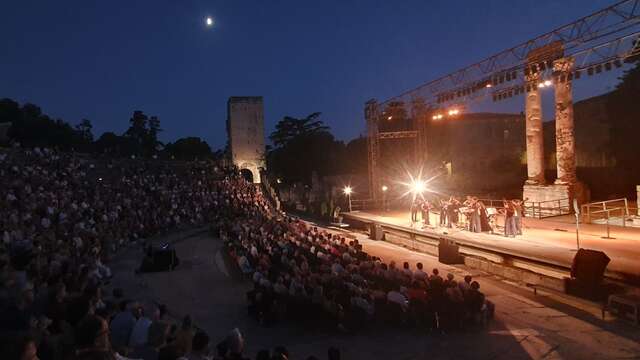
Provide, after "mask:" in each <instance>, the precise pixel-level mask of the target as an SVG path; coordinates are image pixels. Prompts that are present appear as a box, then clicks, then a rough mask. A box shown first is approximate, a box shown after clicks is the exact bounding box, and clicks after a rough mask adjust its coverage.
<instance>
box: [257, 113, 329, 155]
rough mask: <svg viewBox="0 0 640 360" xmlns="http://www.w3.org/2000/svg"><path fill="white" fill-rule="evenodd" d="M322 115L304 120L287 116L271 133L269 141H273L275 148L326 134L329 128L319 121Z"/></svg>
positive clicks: (316, 114)
mask: <svg viewBox="0 0 640 360" xmlns="http://www.w3.org/2000/svg"><path fill="white" fill-rule="evenodd" d="M320 114H321V113H319V112H315V113H313V114H311V115H309V116H307V117H305V118H302V119H296V118H293V117H290V116H285V117H284V118H283V119H282V120H280V121H279V122H278V123H277V124H276V129H275V131H274V132H272V133H271V135H270V136H269V139H271V141H272V142H273V145H275V147H282V146H285V145H287V144H288V143H289V142H290V141H292V140H293V139H296V138H299V137H300V136H306V135H311V134H314V133H319V132H326V131H327V130H329V127H327V126H325V125H324V123H323V122H322V121H321V120H319V118H320Z"/></svg>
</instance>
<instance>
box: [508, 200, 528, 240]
mask: <svg viewBox="0 0 640 360" xmlns="http://www.w3.org/2000/svg"><path fill="white" fill-rule="evenodd" d="M525 200H526V199H525ZM511 203H512V204H513V211H514V213H513V225H514V231H515V235H522V218H523V217H524V206H523V200H520V199H515V200H511Z"/></svg>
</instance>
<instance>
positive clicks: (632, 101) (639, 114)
mask: <svg viewBox="0 0 640 360" xmlns="http://www.w3.org/2000/svg"><path fill="white" fill-rule="evenodd" d="M638 99H640V62H636V64H635V66H634V67H633V68H632V69H630V70H627V71H625V73H624V74H623V75H622V77H620V83H619V84H618V85H617V86H616V90H614V91H613V92H612V93H611V94H610V95H609V99H608V110H609V114H610V119H611V120H612V121H611V139H610V141H611V143H610V146H611V148H612V149H613V153H614V154H615V157H616V161H617V166H618V167H620V168H626V169H638V167H637V165H638V158H639V156H640V152H639V151H638V147H637V137H638V134H639V133H640V121H638V119H640V108H639V107H638Z"/></svg>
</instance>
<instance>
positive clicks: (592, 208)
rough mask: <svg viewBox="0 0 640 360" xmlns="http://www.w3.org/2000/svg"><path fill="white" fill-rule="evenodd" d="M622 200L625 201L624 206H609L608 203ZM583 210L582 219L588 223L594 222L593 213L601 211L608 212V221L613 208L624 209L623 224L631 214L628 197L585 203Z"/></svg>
mask: <svg viewBox="0 0 640 360" xmlns="http://www.w3.org/2000/svg"><path fill="white" fill-rule="evenodd" d="M620 202H624V207H620V206H614V207H609V208H607V205H608V204H614V203H620ZM581 210H582V221H583V222H584V223H586V224H590V223H591V222H592V220H593V219H592V214H600V213H606V220H607V222H608V221H609V217H610V216H611V210H624V211H623V213H622V214H621V216H622V224H623V226H624V224H625V221H626V220H625V219H626V218H627V217H629V216H630V214H629V201H628V200H627V198H620V199H612V200H605V201H597V202H592V203H588V204H583V205H582V209H581Z"/></svg>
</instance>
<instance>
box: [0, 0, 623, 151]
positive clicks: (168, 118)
mask: <svg viewBox="0 0 640 360" xmlns="http://www.w3.org/2000/svg"><path fill="white" fill-rule="evenodd" d="M611 3H612V0H589V1H586V0H563V1H557V0H531V1H530V0H518V1H513V0H511V1H508V0H502V1H488V0H483V1H476V0H468V1H456V0H448V1H425V0H415V1H409V0H406V1H400V0H398V1H391V0H386V1H373V0H371V1H364V0H363V1H354V0H336V1H330V0H317V1H305V0H298V1H277V0H256V1H242V0H224V1H222V0H219V1H204V0H200V1H188V0H180V1H178V0H171V1H168V0H148V1H90V0H89V1H87V0H82V1H76V0H73V1H72V0H64V1H41V0H38V1H35V0H20V1H18V0H15V1H10V2H5V3H4V4H2V5H0V36H1V37H2V44H1V45H0V98H1V97H9V98H13V99H15V100H17V101H19V102H21V103H23V102H32V103H35V104H38V105H40V106H41V107H42V109H43V111H44V112H46V113H48V114H49V115H52V116H54V117H60V118H63V119H65V120H67V121H69V122H71V123H77V122H79V121H80V119H82V118H88V119H90V120H91V121H92V122H93V124H94V133H95V134H98V135H99V134H101V133H102V132H104V131H115V132H118V133H120V132H122V131H124V130H125V129H126V127H127V126H128V119H129V117H130V115H131V113H132V112H133V110H136V109H139V110H143V111H145V112H146V113H147V114H149V115H157V116H159V118H160V120H161V122H162V127H163V128H164V130H165V131H164V133H163V134H162V140H165V141H172V140H175V139H176V138H179V137H182V136H200V137H202V138H204V139H206V140H207V141H208V142H209V143H210V144H211V145H212V147H214V148H217V147H221V146H222V145H223V144H224V142H225V137H226V135H225V126H224V121H225V118H226V101H227V98H228V97H229V96H243V95H262V96H264V100H265V121H266V128H267V132H270V131H271V130H272V129H273V126H274V124H275V123H276V122H277V121H278V120H279V119H281V118H282V117H283V116H284V115H290V116H304V115H307V114H309V113H312V112H315V111H321V112H322V113H323V120H324V121H325V122H326V123H327V124H328V125H329V126H331V128H332V129H333V132H334V134H336V136H337V137H338V138H341V139H350V138H353V137H356V136H358V134H360V133H362V132H363V130H364V120H363V104H364V102H365V101H366V100H367V99H369V98H378V99H379V100H384V99H386V98H388V97H390V96H392V95H396V94H398V93H400V92H402V91H403V90H406V89H408V88H413V87H415V86H417V85H419V84H420V83H422V82H425V81H427V80H431V79H433V78H435V77H438V76H441V75H444V74H446V73H448V72H451V71H453V70H456V69H458V68H460V67H463V66H465V65H469V64H471V63H473V62H476V61H478V60H480V59H482V58H485V57H487V56H490V55H492V54H494V53H496V52H498V51H500V50H503V49H505V48H508V47H511V46H513V45H516V44H519V43H521V42H523V41H525V40H527V39H529V38H532V37H534V36H536V35H539V34H542V33H544V32H547V31H549V30H551V29H553V28H555V27H558V26H560V25H564V24H565V23H568V22H570V21H572V20H574V19H577V18H578V17H581V16H584V15H588V14H590V13H592V12H593V11H595V10H598V9H600V8H602V7H605V6H607V5H610V4H611ZM207 15H211V16H213V17H214V18H215V20H216V25H215V27H214V28H212V29H206V28H205V26H204V19H205V17H206V16H207ZM614 78H615V77H612V76H609V77H608V78H607V77H603V78H599V79H598V80H594V81H591V82H590V83H589V82H585V83H584V85H582V86H581V87H580V88H579V89H576V95H577V97H578V98H580V97H585V96H590V95H592V94H596V93H599V92H603V91H605V90H607V89H608V88H610V87H611V86H612V84H614V83H615V81H614V80H613V79H614ZM509 101H510V102H511V104H508V103H507V104H503V105H499V106H498V107H496V108H495V109H493V108H492V110H495V111H500V110H502V111H504V110H505V106H506V107H507V108H506V110H512V111H516V110H517V111H519V110H520V108H521V107H522V98H514V99H513V100H509ZM500 107H502V108H500Z"/></svg>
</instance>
